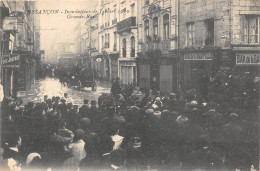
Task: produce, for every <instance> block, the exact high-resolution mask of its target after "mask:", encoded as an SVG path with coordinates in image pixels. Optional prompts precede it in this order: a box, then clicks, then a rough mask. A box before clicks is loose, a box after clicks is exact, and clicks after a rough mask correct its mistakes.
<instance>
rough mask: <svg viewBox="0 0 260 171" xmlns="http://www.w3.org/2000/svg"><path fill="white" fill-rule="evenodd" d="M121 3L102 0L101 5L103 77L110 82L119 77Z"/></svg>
mask: <svg viewBox="0 0 260 171" xmlns="http://www.w3.org/2000/svg"><path fill="white" fill-rule="evenodd" d="M119 5H120V4H119V1H117V0H116V1H113V0H102V1H101V2H100V4H99V9H100V13H99V15H98V26H99V53H101V54H102V55H100V56H99V58H100V59H101V62H102V65H103V66H104V70H101V75H102V77H103V78H105V79H106V80H108V81H112V80H113V79H115V78H117V77H118V57H119V37H118V35H117V22H118V17H119V13H118V8H119ZM102 71H103V72H102Z"/></svg>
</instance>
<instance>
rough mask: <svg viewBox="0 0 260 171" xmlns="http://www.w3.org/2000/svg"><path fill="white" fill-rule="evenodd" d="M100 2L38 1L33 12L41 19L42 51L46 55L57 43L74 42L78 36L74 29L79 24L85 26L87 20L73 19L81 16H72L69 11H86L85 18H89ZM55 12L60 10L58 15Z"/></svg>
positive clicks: (95, 0) (96, 0) (82, 0)
mask: <svg viewBox="0 0 260 171" xmlns="http://www.w3.org/2000/svg"><path fill="white" fill-rule="evenodd" d="M98 1H100V0H74V1H72V0H70V1H67V0H66V1H65V0H52V1H43V0H38V1H36V5H35V11H33V12H34V15H39V17H40V35H41V49H42V50H45V54H46V53H47V54H48V53H49V51H50V49H52V48H53V47H54V44H55V43H56V42H73V40H74V39H75V36H76V35H75V32H74V29H75V28H76V26H77V25H78V24H79V22H81V23H82V24H81V25H84V23H85V21H86V20H87V19H86V18H85V19H84V18H83V19H79V18H72V16H75V17H79V16H81V14H80V13H74V14H72V13H68V11H74V12H77V11H85V13H84V14H83V16H87V15H88V14H93V12H94V11H93V10H94V9H95V8H96V5H97V4H98ZM37 10H38V11H37ZM44 10H45V11H44ZM46 10H49V11H46ZM54 10H56V11H57V10H58V13H55V14H53V11H54ZM92 11H93V12H92ZM48 13H49V14H48Z"/></svg>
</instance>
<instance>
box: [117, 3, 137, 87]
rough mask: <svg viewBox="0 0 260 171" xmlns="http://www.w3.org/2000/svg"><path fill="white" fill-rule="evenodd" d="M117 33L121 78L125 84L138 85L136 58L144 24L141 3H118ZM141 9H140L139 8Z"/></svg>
mask: <svg viewBox="0 0 260 171" xmlns="http://www.w3.org/2000/svg"><path fill="white" fill-rule="evenodd" d="M118 5H119V7H118V13H119V15H118V23H117V33H116V34H118V36H119V48H120V49H119V50H120V54H119V60H118V61H119V67H118V68H119V70H118V74H119V78H120V80H121V81H122V83H124V84H133V85H134V86H136V85H137V67H136V57H137V52H138V44H137V40H138V26H139V25H140V24H141V23H142V20H141V16H140V15H139V16H138V15H137V14H138V10H139V11H140V5H141V2H140V1H137V0H124V1H121V2H120V3H118ZM138 7H139V8H138Z"/></svg>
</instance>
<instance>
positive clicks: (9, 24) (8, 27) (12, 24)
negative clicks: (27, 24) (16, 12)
mask: <svg viewBox="0 0 260 171" xmlns="http://www.w3.org/2000/svg"><path fill="white" fill-rule="evenodd" d="M3 30H4V31H16V30H17V17H5V18H4V21H3Z"/></svg>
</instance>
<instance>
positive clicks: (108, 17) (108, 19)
mask: <svg viewBox="0 0 260 171" xmlns="http://www.w3.org/2000/svg"><path fill="white" fill-rule="evenodd" d="M109 10H110V9H109V8H108V9H107V11H109ZM106 14H107V20H106V21H107V27H109V23H110V12H107V13H106Z"/></svg>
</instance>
